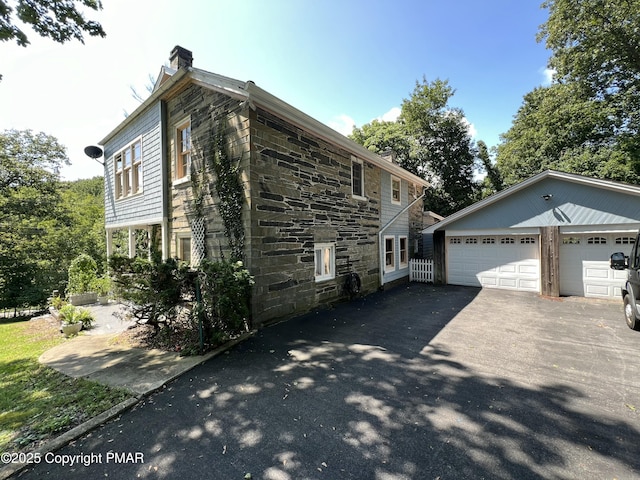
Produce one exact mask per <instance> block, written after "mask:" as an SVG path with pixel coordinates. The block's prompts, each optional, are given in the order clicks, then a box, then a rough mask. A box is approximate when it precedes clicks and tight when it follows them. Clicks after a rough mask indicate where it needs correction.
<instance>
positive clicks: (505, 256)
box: [447, 235, 540, 292]
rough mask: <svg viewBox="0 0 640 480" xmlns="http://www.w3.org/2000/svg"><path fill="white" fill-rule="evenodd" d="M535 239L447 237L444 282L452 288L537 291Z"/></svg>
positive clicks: (527, 237) (538, 275)
mask: <svg viewBox="0 0 640 480" xmlns="http://www.w3.org/2000/svg"><path fill="white" fill-rule="evenodd" d="M538 242H539V237H538V236H537V235H536V236H532V235H528V236H495V237H480V236H477V237H449V238H448V239H447V243H448V244H447V248H448V251H447V279H448V283H450V284H452V285H468V286H475V287H488V288H503V289H506V290H523V291H529V292H539V291H540V254H539V251H540V250H539V245H538Z"/></svg>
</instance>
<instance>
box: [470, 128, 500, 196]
mask: <svg viewBox="0 0 640 480" xmlns="http://www.w3.org/2000/svg"><path fill="white" fill-rule="evenodd" d="M477 147H478V160H480V162H481V163H482V166H483V167H484V170H485V172H486V173H487V176H486V177H485V179H484V181H483V182H482V192H481V195H480V197H481V198H486V197H488V196H489V195H492V194H494V193H496V192H499V191H500V190H502V189H503V188H504V186H503V181H502V175H500V171H499V170H498V169H497V168H496V166H495V165H494V164H493V163H492V162H491V155H490V154H489V149H488V148H487V144H486V143H484V141H482V140H478V143H477Z"/></svg>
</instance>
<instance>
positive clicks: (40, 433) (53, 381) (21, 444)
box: [0, 319, 131, 452]
mask: <svg viewBox="0 0 640 480" xmlns="http://www.w3.org/2000/svg"><path fill="white" fill-rule="evenodd" d="M69 341H72V340H69V339H65V338H63V337H62V335H61V334H60V332H59V328H58V324H57V322H55V321H54V320H52V319H51V320H46V319H39V320H32V321H1V322H0V392H1V393H0V452H17V451H26V450H29V449H32V448H35V447H37V446H38V445H39V444H40V443H42V442H43V441H45V440H47V439H48V438H51V437H54V436H56V435H57V434H60V433H62V432H64V431H66V430H69V429H70V428H73V427H75V426H76V425H79V424H80V423H82V422H84V421H86V420H88V419H90V418H91V417H93V416H95V415H97V414H99V413H101V412H103V411H105V410H107V409H109V408H110V407H112V406H113V405H116V404H118V403H120V402H121V401H123V400H125V399H127V398H129V397H131V394H130V393H128V392H127V391H125V390H121V389H114V388H110V387H107V386H104V385H100V384H98V383H95V382H91V381H88V380H83V379H73V378H70V377H67V376H65V375H63V374H62V373H59V372H57V371H55V370H53V369H51V368H49V367H46V366H44V365H41V364H40V363H38V357H39V356H40V355H41V354H42V353H43V352H44V351H46V350H48V349H49V348H51V347H53V346H55V345H57V344H59V343H62V342H69Z"/></svg>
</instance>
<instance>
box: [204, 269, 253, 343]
mask: <svg viewBox="0 0 640 480" xmlns="http://www.w3.org/2000/svg"><path fill="white" fill-rule="evenodd" d="M199 279H200V290H201V294H202V309H203V312H204V315H205V318H206V324H207V325H206V326H207V328H208V330H209V331H210V333H211V334H215V332H222V333H224V334H225V335H234V334H238V333H240V332H241V331H247V330H248V329H249V316H250V313H251V286H252V285H253V283H254V282H253V278H252V277H251V275H250V274H249V271H248V270H247V269H246V268H244V265H243V263H242V262H240V261H238V262H229V261H219V262H212V261H208V260H203V262H202V264H201V265H200V275H199Z"/></svg>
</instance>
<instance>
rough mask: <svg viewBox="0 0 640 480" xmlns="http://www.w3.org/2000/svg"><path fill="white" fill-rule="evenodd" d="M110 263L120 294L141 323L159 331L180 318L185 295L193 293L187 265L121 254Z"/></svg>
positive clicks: (130, 311) (111, 259)
mask: <svg viewBox="0 0 640 480" xmlns="http://www.w3.org/2000/svg"><path fill="white" fill-rule="evenodd" d="M109 266H110V269H111V271H112V272H113V275H114V279H113V282H114V286H115V290H116V294H117V295H118V296H119V297H120V298H122V300H123V301H124V302H125V303H126V304H127V307H128V311H129V313H130V315H131V316H132V317H133V318H134V319H135V320H136V321H137V322H138V323H146V324H148V325H152V326H153V327H154V328H155V329H156V330H158V329H159V328H160V327H161V326H163V325H171V324H172V323H174V322H175V321H176V319H177V318H178V316H179V314H180V310H181V306H182V302H183V297H185V296H187V297H188V296H189V295H188V294H189V293H190V287H189V283H190V282H189V281H188V276H189V275H188V271H189V269H188V267H187V266H185V265H184V264H180V263H179V262H178V261H177V260H176V259H169V260H167V261H165V262H157V261H149V260H146V259H142V258H134V259H131V258H127V257H124V256H121V255H114V256H112V257H111V258H110V259H109Z"/></svg>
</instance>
